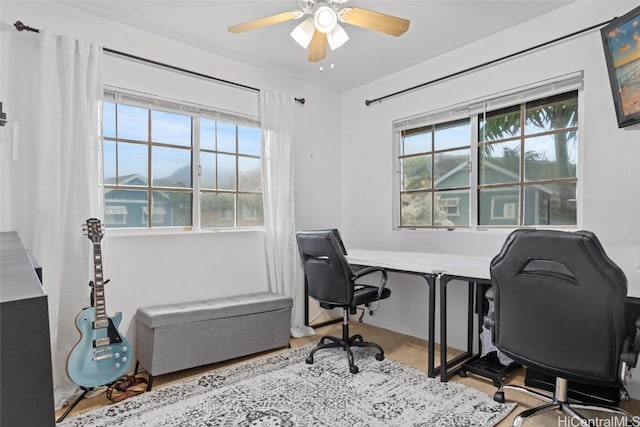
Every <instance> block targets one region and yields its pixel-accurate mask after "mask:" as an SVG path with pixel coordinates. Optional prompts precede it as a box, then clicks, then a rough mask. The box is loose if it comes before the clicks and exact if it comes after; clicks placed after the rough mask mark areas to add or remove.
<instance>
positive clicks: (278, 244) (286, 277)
mask: <svg viewBox="0 0 640 427" xmlns="http://www.w3.org/2000/svg"><path fill="white" fill-rule="evenodd" d="M294 102H295V101H294V98H293V96H289V95H287V94H284V93H278V92H270V91H262V92H261V93H260V118H261V121H262V140H263V180H262V181H263V185H264V189H263V191H264V228H265V245H266V248H265V249H266V256H267V270H268V274H269V286H270V288H271V291H272V292H277V293H279V294H283V295H287V296H290V297H291V298H293V313H292V330H293V329H299V328H300V327H301V325H304V319H303V317H304V316H303V315H304V310H303V308H302V304H303V303H304V292H303V291H304V290H303V288H302V284H301V283H302V282H301V277H302V275H301V273H300V266H299V262H298V258H299V254H298V247H297V243H296V229H295V213H294V203H293V149H294V146H293V133H294V122H295V118H294V115H295V108H294V107H295V105H294ZM292 334H293V332H292Z"/></svg>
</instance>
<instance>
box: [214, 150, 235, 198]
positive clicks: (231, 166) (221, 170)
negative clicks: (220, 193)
mask: <svg viewBox="0 0 640 427" xmlns="http://www.w3.org/2000/svg"><path fill="white" fill-rule="evenodd" d="M218 189H220V190H235V189H236V156H231V155H228V154H218Z"/></svg>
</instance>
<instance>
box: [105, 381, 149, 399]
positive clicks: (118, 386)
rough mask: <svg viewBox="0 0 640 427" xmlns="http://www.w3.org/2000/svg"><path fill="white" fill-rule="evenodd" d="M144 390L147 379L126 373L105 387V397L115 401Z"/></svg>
mask: <svg viewBox="0 0 640 427" xmlns="http://www.w3.org/2000/svg"><path fill="white" fill-rule="evenodd" d="M146 390H147V380H146V379H145V378H141V377H136V376H135V375H126V376H124V377H122V378H121V379H119V380H118V381H116V382H114V383H113V384H111V385H110V386H109V387H107V399H109V400H110V401H112V402H113V403H117V402H121V401H123V400H125V399H128V398H130V397H132V396H136V395H138V394H140V393H144V392H145V391H146Z"/></svg>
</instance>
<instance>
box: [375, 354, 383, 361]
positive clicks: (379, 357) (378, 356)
mask: <svg viewBox="0 0 640 427" xmlns="http://www.w3.org/2000/svg"><path fill="white" fill-rule="evenodd" d="M376 360H384V354H382V353H378V354H376Z"/></svg>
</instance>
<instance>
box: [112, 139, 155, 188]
mask: <svg viewBox="0 0 640 427" xmlns="http://www.w3.org/2000/svg"><path fill="white" fill-rule="evenodd" d="M148 170H149V150H148V148H147V146H146V145H144V144H131V143H128V142H118V184H120V185H147V184H148V179H149V176H148Z"/></svg>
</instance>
